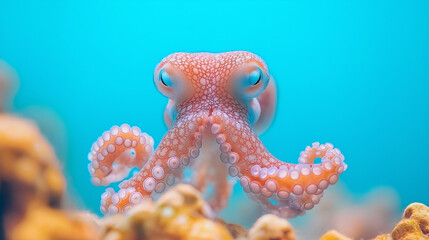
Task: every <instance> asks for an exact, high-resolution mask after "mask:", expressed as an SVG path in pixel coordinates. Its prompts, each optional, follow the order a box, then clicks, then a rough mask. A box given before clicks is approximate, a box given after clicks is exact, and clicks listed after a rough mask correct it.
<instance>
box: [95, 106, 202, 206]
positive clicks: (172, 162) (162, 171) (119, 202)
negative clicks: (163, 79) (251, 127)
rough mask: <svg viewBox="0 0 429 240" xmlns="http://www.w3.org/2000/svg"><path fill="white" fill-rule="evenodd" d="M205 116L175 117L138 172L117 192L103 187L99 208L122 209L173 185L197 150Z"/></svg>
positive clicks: (194, 156)
mask: <svg viewBox="0 0 429 240" xmlns="http://www.w3.org/2000/svg"><path fill="white" fill-rule="evenodd" d="M205 115H206V114H203V113H200V114H197V115H187V116H186V119H178V120H177V122H176V123H175V124H174V126H173V127H172V128H171V129H170V130H169V131H168V132H167V133H166V134H165V136H164V137H163V139H162V140H161V143H160V144H159V146H158V148H157V149H156V150H155V152H154V153H153V155H152V156H151V158H150V159H149V161H148V162H147V164H145V165H144V166H143V167H142V168H141V170H140V172H139V173H137V174H136V175H135V176H133V177H132V178H130V179H129V180H125V181H123V182H122V183H121V184H120V185H119V187H120V188H121V189H120V190H119V192H118V193H115V191H114V190H113V189H111V188H109V189H107V190H106V192H105V193H104V194H103V195H102V199H101V207H100V208H101V211H102V212H103V213H105V214H117V213H121V212H124V211H126V210H127V208H128V207H130V206H132V205H135V204H137V203H139V202H140V201H141V200H142V199H143V198H147V197H152V196H153V195H154V194H157V193H162V192H164V191H165V189H166V188H167V187H169V186H172V185H174V184H175V183H176V182H177V180H178V179H180V178H181V177H182V172H183V168H186V167H187V166H189V164H190V161H191V160H192V159H194V158H197V157H198V155H199V153H200V150H199V149H200V148H201V146H202V143H201V141H202V134H201V133H202V132H203V131H204V125H206V124H207V122H208V121H207V119H206V117H205Z"/></svg>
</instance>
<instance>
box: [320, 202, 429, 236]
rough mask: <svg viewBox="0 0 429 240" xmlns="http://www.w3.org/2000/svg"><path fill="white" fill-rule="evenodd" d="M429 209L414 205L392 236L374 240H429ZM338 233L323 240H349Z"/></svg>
mask: <svg viewBox="0 0 429 240" xmlns="http://www.w3.org/2000/svg"><path fill="white" fill-rule="evenodd" d="M428 222H429V207H427V206H426V205H424V204H422V203H412V204H410V205H408V207H407V208H406V209H405V211H404V214H403V218H402V220H401V221H399V222H398V224H396V226H395V228H394V229H393V230H392V232H391V233H390V234H382V235H379V236H377V237H375V238H374V240H420V239H421V240H425V239H426V240H428V239H429V233H428ZM337 234H338V233H337V232H335V231H333V232H328V233H327V234H325V235H324V236H323V237H322V238H321V239H348V238H341V237H337V238H335V237H336V235H337Z"/></svg>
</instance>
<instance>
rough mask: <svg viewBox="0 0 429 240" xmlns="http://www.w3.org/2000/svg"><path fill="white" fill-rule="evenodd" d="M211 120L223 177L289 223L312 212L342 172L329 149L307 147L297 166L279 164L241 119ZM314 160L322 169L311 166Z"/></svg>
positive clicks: (219, 115)
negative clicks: (225, 174) (225, 169)
mask: <svg viewBox="0 0 429 240" xmlns="http://www.w3.org/2000/svg"><path fill="white" fill-rule="evenodd" d="M212 118H213V120H212V122H213V125H212V133H213V134H216V139H218V140H219V141H218V143H219V144H220V150H221V152H222V153H221V155H220V159H221V161H223V162H225V163H227V164H228V172H229V174H230V175H231V176H232V177H237V178H239V182H240V184H241V186H242V187H243V188H244V190H245V191H246V192H247V193H248V194H249V195H250V197H251V198H252V199H254V200H257V201H259V202H261V203H262V204H263V205H264V206H265V207H266V208H267V209H268V210H272V211H275V212H276V213H277V214H279V215H282V216H285V217H295V216H297V215H301V214H303V213H304V211H305V210H308V209H311V208H313V206H314V204H317V203H318V202H319V201H320V198H321V196H322V193H323V190H325V189H326V188H327V187H328V186H329V185H333V184H335V183H336V182H337V181H338V175H339V174H341V173H342V172H344V170H345V169H346V168H347V165H346V164H345V163H344V156H343V155H342V154H341V152H340V150H338V149H336V148H333V145H332V144H330V143H327V144H319V143H313V146H312V147H307V148H306V149H305V151H303V152H301V155H300V157H299V163H298V164H291V163H285V162H282V161H280V160H278V159H276V158H275V157H274V156H273V155H271V154H270V153H269V152H268V150H267V149H266V148H265V146H264V145H263V144H262V142H261V140H260V139H259V138H258V136H257V135H256V134H255V132H254V131H253V130H252V128H251V126H250V124H249V122H247V121H244V120H242V119H244V118H242V117H239V116H234V115H230V114H228V115H227V114H225V113H223V112H221V111H216V112H213V116H212ZM317 157H320V158H322V163H319V164H314V159H315V158H317Z"/></svg>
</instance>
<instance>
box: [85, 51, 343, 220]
mask: <svg viewBox="0 0 429 240" xmlns="http://www.w3.org/2000/svg"><path fill="white" fill-rule="evenodd" d="M154 82H155V86H156V87H157V89H158V90H159V91H160V92H161V93H162V94H163V95H165V96H166V97H167V98H168V99H169V100H168V103H167V106H166V108H165V111H164V121H165V123H166V125H167V127H168V128H169V129H168V131H167V133H166V134H165V135H164V137H163V138H162V140H161V142H160V143H159V145H158V147H157V148H156V149H154V140H153V139H152V137H150V136H149V135H148V134H146V133H143V132H142V131H141V130H140V128H138V127H135V126H134V127H130V126H129V125H128V124H123V125H121V126H113V127H112V128H111V129H110V130H109V131H106V132H104V133H103V134H102V136H101V137H99V138H98V140H97V141H96V142H95V143H94V144H93V146H92V148H91V152H90V153H89V155H88V157H89V160H90V161H91V163H90V164H89V166H88V168H89V172H90V174H91V181H92V183H93V184H94V185H97V186H98V185H103V186H107V185H109V184H111V183H112V182H118V181H122V182H121V183H120V184H119V187H120V190H119V191H118V192H117V193H116V192H115V191H114V190H113V189H112V188H108V189H107V190H106V191H105V192H104V193H103V195H102V197H101V198H102V199H101V207H100V209H101V211H102V212H103V213H104V214H109V215H114V214H118V213H122V212H125V211H127V210H128V209H129V208H131V207H132V206H133V205H136V204H138V203H139V202H141V201H142V200H143V199H144V198H147V197H155V196H157V195H159V194H161V193H163V192H164V191H166V189H167V188H168V187H171V186H173V185H174V184H176V183H178V182H181V181H184V180H185V178H187V174H185V171H184V170H185V169H188V168H190V167H192V169H194V171H193V172H192V176H191V177H189V179H188V181H190V183H191V184H192V185H193V186H195V187H196V188H197V189H198V190H200V191H201V192H203V193H205V192H207V191H208V190H209V189H211V191H210V194H211V195H209V196H208V202H209V203H210V205H211V207H212V209H213V210H214V211H220V210H221V209H223V208H224V207H225V206H226V205H227V202H228V198H229V196H230V194H231V191H232V183H231V181H229V179H230V178H229V176H230V177H232V178H233V179H236V181H238V182H239V184H240V185H241V186H242V187H243V189H244V191H245V192H246V193H247V195H248V196H249V197H250V198H251V199H253V200H255V201H257V202H259V203H260V204H261V205H262V206H263V207H264V208H265V209H266V210H268V211H270V212H273V213H275V214H277V215H279V216H282V217H288V218H291V217H295V216H298V215H302V214H304V213H305V211H306V210H309V209H312V208H313V207H314V205H315V204H317V203H319V201H320V199H321V198H322V196H323V191H324V190H325V189H326V188H327V187H328V186H329V185H333V184H335V183H336V182H337V181H338V176H339V174H341V173H343V172H344V171H345V170H346V168H347V165H346V164H345V163H344V156H343V155H342V154H341V152H340V150H338V149H337V148H334V147H333V145H332V144H330V143H325V144H319V143H318V142H316V143H313V144H312V146H307V147H306V148H305V151H302V152H301V154H300V157H299V158H298V163H296V164H292V163H286V162H283V161H281V160H279V159H277V158H275V157H274V156H273V155H272V154H271V153H270V152H269V151H268V150H267V148H266V147H265V146H264V144H263V143H262V141H261V140H260V139H259V137H258V135H260V134H261V133H263V132H264V131H265V130H266V129H267V128H268V126H269V125H270V124H271V122H272V120H273V118H274V114H275V110H276V104H277V89H276V84H275V82H274V79H273V78H272V76H271V75H270V73H269V71H268V68H267V66H266V64H265V63H264V61H263V60H262V59H261V58H260V57H259V56H257V55H255V54H253V53H250V52H246V51H234V52H225V53H219V54H214V53H173V54H170V55H169V56H167V57H165V58H164V59H163V60H162V61H161V62H160V63H159V64H158V65H157V67H156V68H155V72H154ZM316 158H321V159H322V160H321V163H317V164H316V163H315V162H314V161H315V159H316ZM135 167H137V168H139V169H140V171H139V172H138V173H136V174H134V176H132V177H131V178H130V179H128V180H123V179H125V178H126V177H127V176H128V175H129V173H130V171H131V169H133V168H135ZM207 194H208V193H207Z"/></svg>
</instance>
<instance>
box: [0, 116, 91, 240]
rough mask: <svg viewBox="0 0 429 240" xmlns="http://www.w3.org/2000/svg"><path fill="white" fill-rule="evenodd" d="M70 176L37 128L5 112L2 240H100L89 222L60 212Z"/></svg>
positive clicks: (0, 168) (0, 166) (0, 157)
mask: <svg viewBox="0 0 429 240" xmlns="http://www.w3.org/2000/svg"><path fill="white" fill-rule="evenodd" d="M64 191H65V181H64V177H63V175H62V174H61V172H60V168H59V163H58V160H57V159H56V157H55V153H54V150H53V148H52V147H51V145H49V143H48V142H47V141H46V140H45V138H44V137H43V136H42V135H41V134H40V132H39V130H38V128H37V127H36V125H35V124H34V123H32V122H30V121H28V120H24V119H21V118H18V117H15V116H12V115H7V114H0V213H1V218H0V219H1V226H0V227H1V229H0V238H2V239H3V238H6V239H12V240H14V239H18V240H21V239H94V238H93V236H95V228H94V229H92V228H91V227H90V224H87V220H86V219H83V218H78V217H77V216H75V214H72V213H67V212H65V211H63V210H60V206H61V203H62V196H63V194H64Z"/></svg>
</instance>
